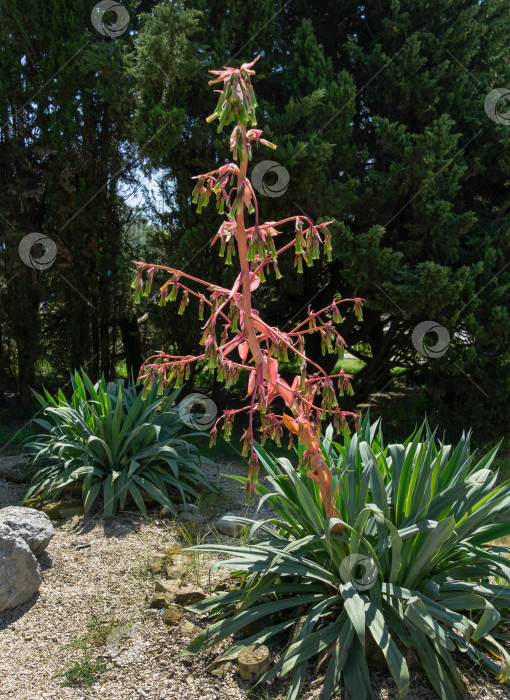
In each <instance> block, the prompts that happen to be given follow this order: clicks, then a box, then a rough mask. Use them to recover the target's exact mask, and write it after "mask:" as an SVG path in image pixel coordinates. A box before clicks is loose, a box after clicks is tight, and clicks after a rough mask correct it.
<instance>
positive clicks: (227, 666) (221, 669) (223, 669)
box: [209, 661, 232, 690]
mask: <svg viewBox="0 0 510 700" xmlns="http://www.w3.org/2000/svg"><path fill="white" fill-rule="evenodd" d="M231 670H232V664H231V663H230V661H227V662H226V663H223V664H219V665H218V666H216V667H215V668H213V669H212V670H211V671H209V673H210V674H211V676H214V677H215V678H225V677H226V676H227V675H228V674H229V673H230V671H231ZM219 689H220V687H219V686H218V685H215V686H214V690H219Z"/></svg>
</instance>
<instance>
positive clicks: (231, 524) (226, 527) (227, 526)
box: [214, 513, 247, 537]
mask: <svg viewBox="0 0 510 700" xmlns="http://www.w3.org/2000/svg"><path fill="white" fill-rule="evenodd" d="M227 517H230V518H235V517H236V516H235V515H234V513H225V515H224V516H223V517H222V518H218V520H215V521H214V526H215V528H216V529H217V530H219V531H220V532H221V533H222V534H223V535H227V536H228V537H239V535H241V534H242V533H243V532H245V531H246V529H247V528H246V525H244V524H243V523H237V522H235V521H233V520H227V519H226V518H227Z"/></svg>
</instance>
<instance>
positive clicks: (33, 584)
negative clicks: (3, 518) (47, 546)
mask: <svg viewBox="0 0 510 700" xmlns="http://www.w3.org/2000/svg"><path fill="white" fill-rule="evenodd" d="M41 581H42V577H41V569H40V568H39V564H38V563H37V559H36V558H35V557H34V555H33V554H32V552H31V551H30V547H29V546H28V544H27V543H26V542H25V541H24V540H22V539H21V538H20V537H17V536H16V534H15V532H14V531H13V530H12V529H11V528H10V527H9V526H8V525H5V524H4V523H0V612H2V611H3V610H10V609H11V608H15V607H16V606H18V605H21V604H22V603H25V602H26V601H27V600H30V598H31V597H32V596H33V595H34V594H35V593H37V591H38V590H39V586H40V585H41Z"/></svg>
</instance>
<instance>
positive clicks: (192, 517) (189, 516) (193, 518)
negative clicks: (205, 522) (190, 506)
mask: <svg viewBox="0 0 510 700" xmlns="http://www.w3.org/2000/svg"><path fill="white" fill-rule="evenodd" d="M179 520H181V521H182V522H183V523H195V522H197V521H198V520H201V518H199V517H198V516H197V515H196V514H195V513H187V512H182V513H179Z"/></svg>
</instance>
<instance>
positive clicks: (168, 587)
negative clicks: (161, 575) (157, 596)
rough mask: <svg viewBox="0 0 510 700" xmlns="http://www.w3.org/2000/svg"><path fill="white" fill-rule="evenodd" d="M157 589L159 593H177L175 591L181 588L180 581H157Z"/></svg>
mask: <svg viewBox="0 0 510 700" xmlns="http://www.w3.org/2000/svg"><path fill="white" fill-rule="evenodd" d="M155 588H156V591H158V592H159V593H170V594H171V595H174V594H175V591H176V590H177V589H178V588H179V583H178V582H177V581H156V586H155Z"/></svg>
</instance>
